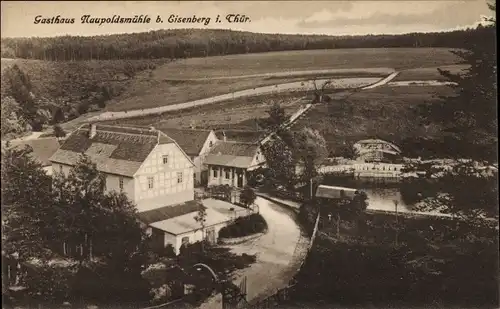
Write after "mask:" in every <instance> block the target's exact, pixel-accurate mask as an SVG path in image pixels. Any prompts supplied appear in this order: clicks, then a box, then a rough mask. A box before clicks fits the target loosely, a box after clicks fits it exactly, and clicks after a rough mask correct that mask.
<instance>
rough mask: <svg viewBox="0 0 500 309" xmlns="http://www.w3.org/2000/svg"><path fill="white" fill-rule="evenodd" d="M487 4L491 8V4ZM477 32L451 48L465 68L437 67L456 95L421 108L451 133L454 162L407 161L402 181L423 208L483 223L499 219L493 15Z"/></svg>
mask: <svg viewBox="0 0 500 309" xmlns="http://www.w3.org/2000/svg"><path fill="white" fill-rule="evenodd" d="M489 7H490V9H492V10H493V11H494V10H495V9H496V4H490V5H489ZM476 31H477V33H478V35H477V36H475V37H474V38H471V40H470V41H468V42H467V43H466V46H467V49H466V50H465V51H454V53H455V54H456V55H458V56H460V57H461V58H462V59H463V61H464V63H466V64H468V65H469V66H470V67H469V69H467V70H466V71H465V72H464V73H463V74H451V73H450V72H446V71H440V72H441V74H443V75H444V76H445V77H447V78H449V79H450V80H451V81H453V82H455V83H456V86H455V88H456V89H457V95H456V96H452V97H443V98H442V101H441V102H440V103H439V104H435V105H424V106H422V109H421V113H422V116H423V117H424V119H426V120H427V121H429V122H433V123H436V124H439V125H441V126H442V127H443V128H445V130H446V131H447V132H449V134H451V136H452V137H453V138H454V140H455V147H456V149H454V151H455V154H456V158H455V161H454V162H451V163H450V162H439V161H437V162H430V163H429V162H423V163H422V162H420V163H413V164H409V165H408V166H407V167H406V171H407V172H410V174H409V175H410V176H409V177H407V178H406V179H405V182H406V183H407V187H408V184H409V185H412V186H417V187H418V189H417V190H412V191H413V194H410V195H411V196H410V198H414V199H415V200H416V201H420V208H421V209H422V210H436V211H441V212H444V213H449V214H451V215H452V216H453V217H454V218H462V219H464V220H469V221H470V220H474V221H477V220H479V222H485V221H484V220H481V219H482V218H484V217H493V218H498V206H497V205H498V195H497V194H498V193H497V192H498V189H497V186H498V183H497V181H498V168H497V167H493V166H492V165H494V164H495V163H497V144H498V139H497V127H498V124H497V118H496V117H497V116H496V94H497V84H496V72H497V65H496V46H495V43H496V40H495V39H494V38H495V33H496V20H495V19H490V20H489V24H488V25H485V26H480V27H478V29H477V30H476ZM461 158H462V159H461ZM463 158H467V160H464V159H463ZM429 184H430V185H429Z"/></svg>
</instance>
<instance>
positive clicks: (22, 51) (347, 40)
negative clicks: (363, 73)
mask: <svg viewBox="0 0 500 309" xmlns="http://www.w3.org/2000/svg"><path fill="white" fill-rule="evenodd" d="M480 31H482V27H479V28H478V29H467V30H457V31H452V32H437V33H409V34H401V35H361V36H326V35H284V34H264V33H251V32H241V31H231V30H206V29H179V30H159V31H150V32H142V33H133V34H114V35H103V36H88V37H83V36H61V37H53V38H5V39H2V41H1V50H2V58H25V59H40V60H55V61H66V60H109V59H159V58H169V59H178V58H189V57H205V56H220V55H229V54H245V53H260V52H270V51H287V50H312V49H332V48H384V47H385V48H389V47H449V48H461V47H463V45H464V42H466V41H468V40H469V39H470V38H471V37H472V36H474V35H475V34H476V33H477V32H480Z"/></svg>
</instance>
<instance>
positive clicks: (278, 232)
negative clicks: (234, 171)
mask: <svg viewBox="0 0 500 309" xmlns="http://www.w3.org/2000/svg"><path fill="white" fill-rule="evenodd" d="M255 202H256V204H257V205H258V206H259V212H260V214H261V215H262V216H263V217H264V219H265V220H266V222H267V225H268V231H267V233H266V234H264V235H263V236H261V237H259V238H257V239H254V240H251V241H248V242H245V243H242V244H238V245H233V246H230V248H231V249H232V252H234V253H236V254H243V253H246V254H252V255H253V254H256V255H257V260H256V262H255V263H254V264H252V265H251V266H250V267H248V268H245V269H242V270H240V271H238V272H237V273H236V274H235V280H234V282H235V283H236V284H238V283H239V282H240V281H241V280H242V279H243V277H245V276H246V277H247V293H248V294H247V301H249V302H255V301H256V300H260V299H263V298H266V297H268V296H270V295H272V294H274V293H275V292H276V290H277V289H280V288H283V287H285V286H287V285H288V283H289V281H290V280H291V279H292V277H293V275H295V272H296V271H297V268H298V266H299V265H300V262H301V260H300V259H301V257H302V254H298V253H299V252H300V251H296V247H297V243H298V242H299V241H300V240H301V239H302V238H303V237H301V235H302V234H301V230H300V228H299V226H298V224H297V223H296V222H295V214H294V212H293V211H292V210H290V209H287V208H284V207H282V206H278V205H277V204H275V203H273V202H270V201H268V200H266V199H264V198H261V197H257V200H256V201H255ZM304 250H305V249H304ZM304 252H305V251H304ZM220 308H222V304H221V297H220V295H218V296H215V297H212V298H210V299H209V300H208V301H207V302H205V303H203V304H202V305H201V307H200V309H220Z"/></svg>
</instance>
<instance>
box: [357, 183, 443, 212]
mask: <svg viewBox="0 0 500 309" xmlns="http://www.w3.org/2000/svg"><path fill="white" fill-rule="evenodd" d="M379 185H380V187H374V186H369V187H363V186H362V185H361V186H360V187H359V188H358V189H360V190H362V191H364V192H365V193H366V194H367V195H368V208H367V209H370V210H383V211H394V212H395V211H396V205H395V202H397V208H398V212H404V213H418V214H426V215H432V216H447V215H446V214H443V213H440V212H438V211H429V212H423V211H417V210H415V208H414V205H410V204H406V203H405V202H404V201H403V198H402V197H401V192H400V190H399V188H398V187H396V186H394V185H391V186H384V185H383V184H379Z"/></svg>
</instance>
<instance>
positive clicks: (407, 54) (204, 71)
mask: <svg viewBox="0 0 500 309" xmlns="http://www.w3.org/2000/svg"><path fill="white" fill-rule="evenodd" d="M457 61H458V59H457V57H456V56H455V55H454V54H452V53H450V50H449V49H447V48H359V49H330V50H306V51H288V52H270V53H259V54H246V55H229V56H217V57H209V58H191V59H186V60H181V61H176V62H172V63H169V64H166V65H164V66H162V67H160V68H158V70H156V72H155V74H157V75H158V76H162V77H164V78H167V77H168V78H177V79H187V78H203V77H206V78H210V77H220V76H227V75H232V76H238V75H248V74H263V73H272V72H283V71H294V70H320V69H352V68H365V69H366V68H381V67H384V68H394V69H396V70H402V69H412V68H421V67H433V66H441V65H449V64H455V63H457Z"/></svg>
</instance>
